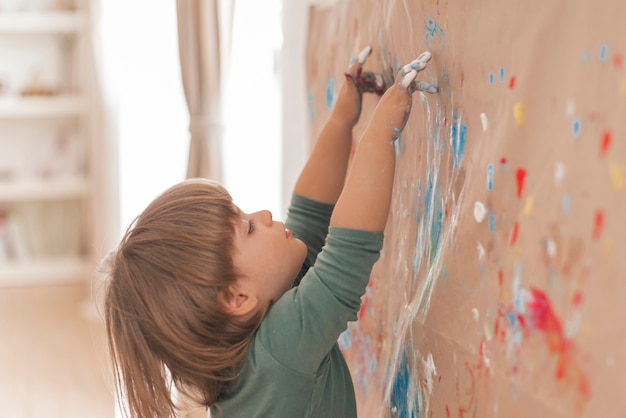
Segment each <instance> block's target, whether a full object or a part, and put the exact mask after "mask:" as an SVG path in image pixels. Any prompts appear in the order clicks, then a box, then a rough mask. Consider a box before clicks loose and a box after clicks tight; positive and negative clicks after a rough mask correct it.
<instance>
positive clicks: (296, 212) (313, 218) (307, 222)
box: [285, 193, 335, 286]
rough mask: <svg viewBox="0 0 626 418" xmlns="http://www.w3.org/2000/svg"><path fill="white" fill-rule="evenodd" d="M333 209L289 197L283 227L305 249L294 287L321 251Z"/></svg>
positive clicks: (328, 206) (323, 204) (329, 205)
mask: <svg viewBox="0 0 626 418" xmlns="http://www.w3.org/2000/svg"><path fill="white" fill-rule="evenodd" d="M334 207H335V205H332V204H328V203H321V202H318V201H315V200H311V199H309V198H306V197H304V196H300V195H298V194H295V193H294V194H293V195H292V196H291V203H290V205H289V209H288V211H287V219H286V220H285V227H287V228H288V229H289V230H290V231H291V232H292V233H293V236H294V237H296V238H298V239H299V240H301V241H302V242H304V243H305V244H306V247H307V256H306V259H305V260H304V263H303V264H302V268H301V270H300V273H299V274H298V276H297V277H296V279H295V280H294V286H298V285H299V284H300V281H301V280H302V278H303V277H304V275H305V274H306V272H307V271H308V270H309V268H310V267H311V266H312V265H313V264H314V263H315V260H316V259H317V255H318V254H319V253H320V251H321V250H322V247H323V246H324V242H325V241H326V235H327V234H328V224H329V223H330V217H331V215H332V213H333V209H334Z"/></svg>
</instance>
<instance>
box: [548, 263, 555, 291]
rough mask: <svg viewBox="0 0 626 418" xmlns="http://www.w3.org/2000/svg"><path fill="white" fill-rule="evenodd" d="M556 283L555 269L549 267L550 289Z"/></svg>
mask: <svg viewBox="0 0 626 418" xmlns="http://www.w3.org/2000/svg"><path fill="white" fill-rule="evenodd" d="M555 282H556V269H555V268H554V267H550V269H549V270H548V284H549V285H550V287H552V286H554V283H555Z"/></svg>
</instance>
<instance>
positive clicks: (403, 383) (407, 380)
mask: <svg viewBox="0 0 626 418" xmlns="http://www.w3.org/2000/svg"><path fill="white" fill-rule="evenodd" d="M410 384H411V371H410V370H409V362H408V358H407V355H406V351H405V352H403V353H402V358H401V360H400V364H398V369H397V371H396V376H395V378H394V380H393V386H392V388H391V399H390V405H389V406H390V407H391V412H392V413H393V416H394V417H397V418H409V417H410V418H415V416H416V415H415V410H414V408H411V406H410V405H409V394H410V392H409V385H410Z"/></svg>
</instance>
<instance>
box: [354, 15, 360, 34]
mask: <svg viewBox="0 0 626 418" xmlns="http://www.w3.org/2000/svg"><path fill="white" fill-rule="evenodd" d="M358 32H359V20H358V19H354V34H355V35H356V34H357V33H358Z"/></svg>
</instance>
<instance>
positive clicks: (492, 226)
mask: <svg viewBox="0 0 626 418" xmlns="http://www.w3.org/2000/svg"><path fill="white" fill-rule="evenodd" d="M489 232H490V233H492V234H495V233H496V215H494V214H493V213H490V214H489Z"/></svg>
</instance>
